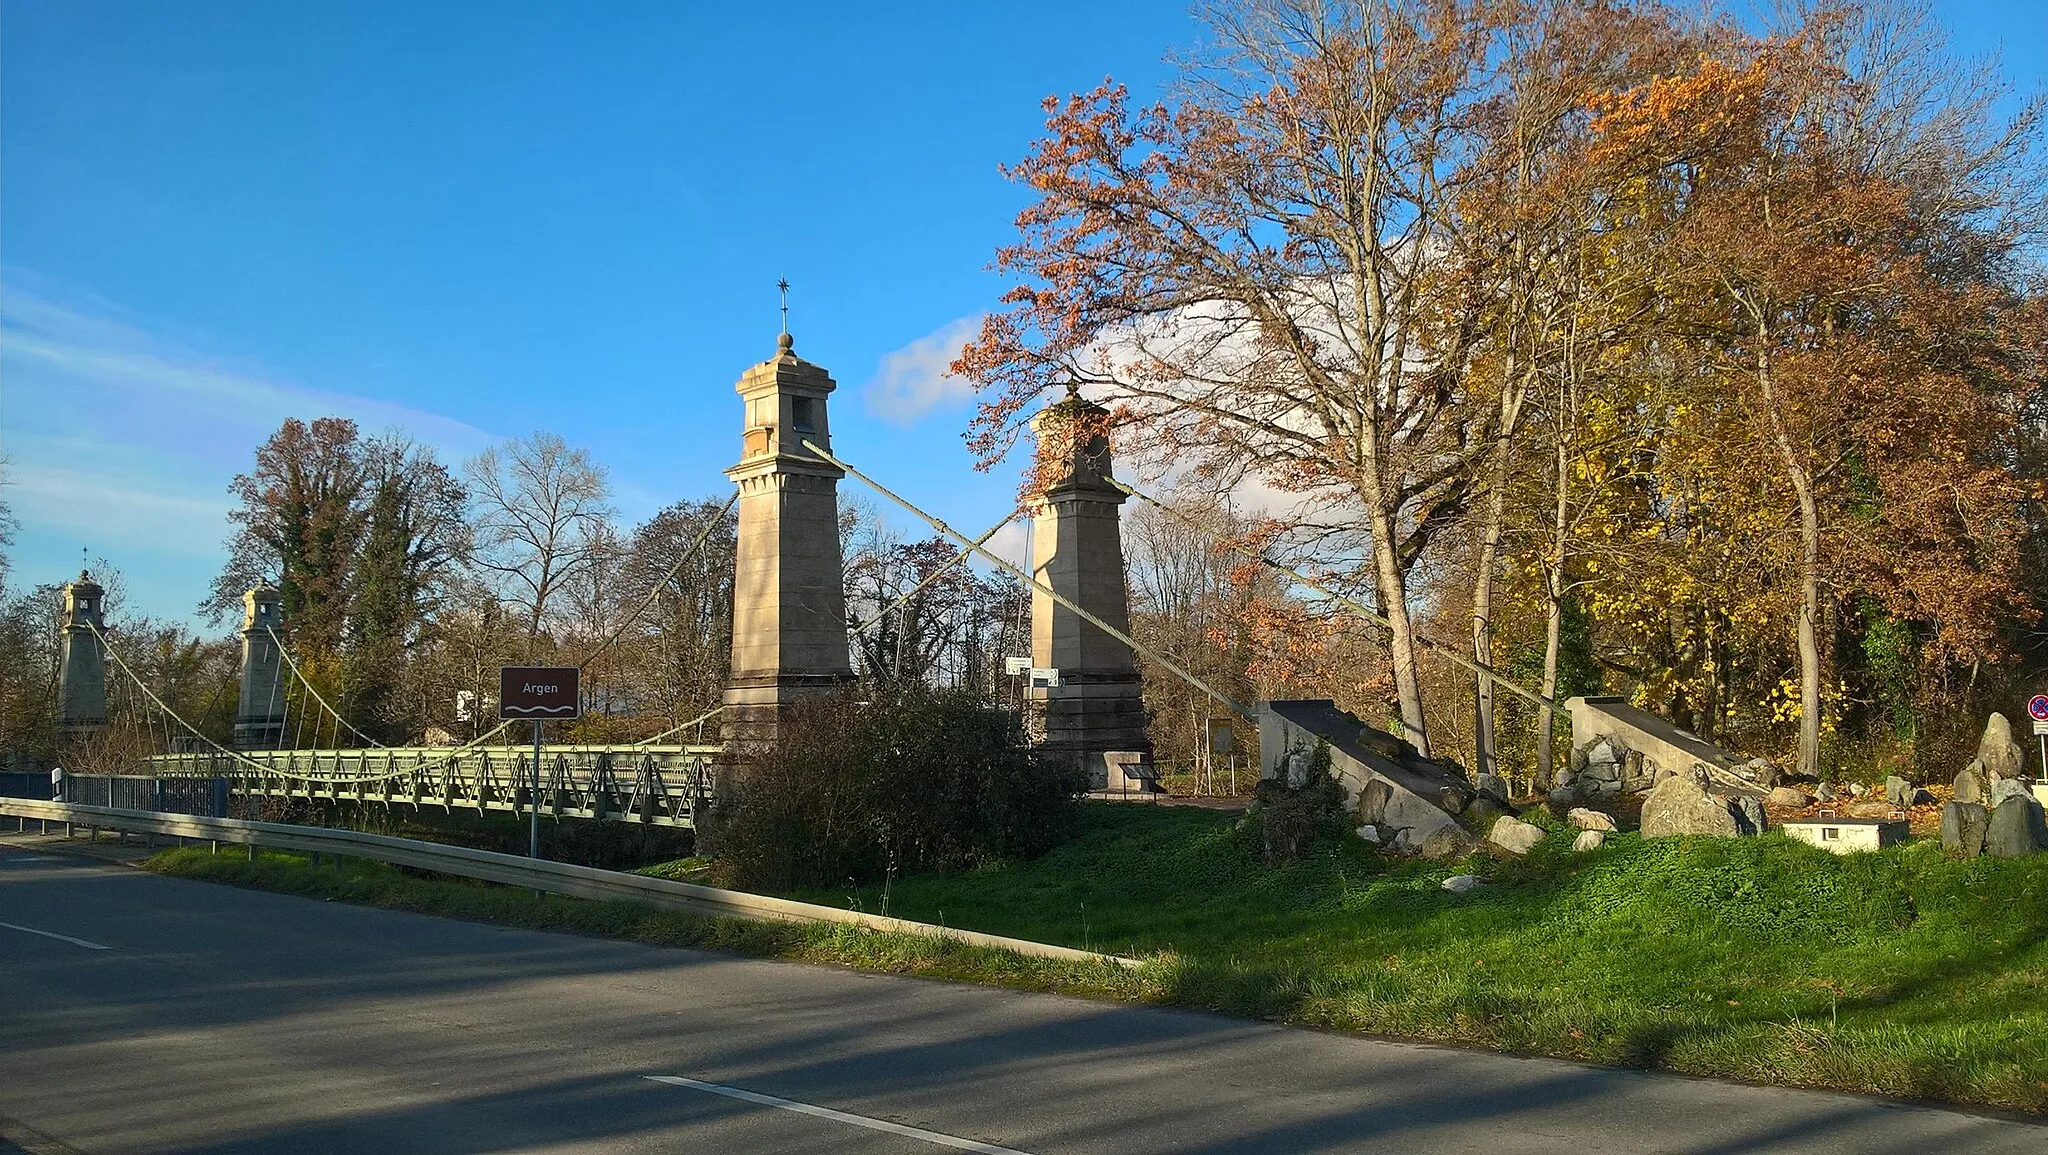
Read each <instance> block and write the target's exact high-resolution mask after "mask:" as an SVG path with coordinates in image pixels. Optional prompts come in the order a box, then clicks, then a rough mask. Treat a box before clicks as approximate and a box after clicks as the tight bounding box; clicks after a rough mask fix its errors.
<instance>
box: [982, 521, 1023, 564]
mask: <svg viewBox="0 0 2048 1155" xmlns="http://www.w3.org/2000/svg"><path fill="white" fill-rule="evenodd" d="M983 548H985V549H987V550H988V551H989V552H990V553H992V554H994V555H996V556H997V557H999V558H1002V559H1003V560H1004V561H1006V562H1009V563H1010V564H1011V565H1014V566H1018V567H1020V568H1022V569H1026V570H1029V569H1030V568H1031V519H1030V518H1028V517H1023V516H1020V517H1018V518H1017V520H1015V521H1013V522H1011V523H1010V524H1008V525H1006V526H1004V527H1003V528H1001V529H999V530H997V531H996V535H995V536H994V537H992V538H989V539H988V544H987V545H986V546H984V547H983Z"/></svg>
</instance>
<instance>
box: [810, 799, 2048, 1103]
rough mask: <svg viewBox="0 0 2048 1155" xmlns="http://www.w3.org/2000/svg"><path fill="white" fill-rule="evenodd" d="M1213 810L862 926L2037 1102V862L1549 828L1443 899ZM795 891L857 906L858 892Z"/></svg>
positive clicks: (1655, 1049) (1319, 1006) (1680, 1055)
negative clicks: (918, 925)
mask: <svg viewBox="0 0 2048 1155" xmlns="http://www.w3.org/2000/svg"><path fill="white" fill-rule="evenodd" d="M1544 821H1547V819H1544ZM1234 822H1235V816H1233V815H1228V814H1218V813H1215V812H1212V811H1202V810H1194V809H1182V808H1166V807H1129V806H1125V807H1119V806H1095V807H1091V808H1090V809H1089V812H1088V815H1087V817H1086V819H1085V822H1084V830H1083V832H1082V834H1081V836H1080V837H1079V838H1077V839H1075V840H1074V841H1073V842H1070V843H1068V844H1067V845H1065V846H1063V847H1061V848H1059V849H1058V850H1055V851H1054V852H1052V853H1051V854H1049V855H1046V856H1045V857H1044V858H1041V859H1039V860H1037V861H1035V862H1031V863H1028V864H1024V865H1021V866H1015V867H1007V868H1002V869H992V870H983V871H976V872H972V873H963V874H955V875H949V876H934V877H918V878H906V879H898V880H897V881H896V882H895V884H894V885H893V886H892V887H891V888H890V893H889V897H888V909H887V913H889V914H892V915H895V916H898V917H902V918H913V919H920V920H925V921H934V922H944V923H945V924H947V925H949V926H960V927H968V928H972V929H975V930H982V931H990V932H994V933H997V934H1006V935H1014V936H1017V937H1021V938H1030V939H1037V940H1039V941H1044V942H1053V943H1061V944H1065V945H1069V946H1080V947H1086V948H1088V949H1092V950H1098V951H1108V952H1115V953H1122V954H1139V955H1153V954H1158V953H1162V952H1170V957H1167V958H1165V959H1163V960H1162V961H1161V962H1159V963H1157V964H1155V965H1154V966H1152V967H1150V968H1148V969H1147V971H1146V972H1145V977H1146V978H1147V980H1148V981H1149V982H1151V983H1154V984H1157V987H1158V990H1157V991H1156V992H1155V993H1154V995H1153V997H1157V998H1161V999H1163V1000H1165V1001H1169V1002H1174V1003H1179V1004H1182V1005H1187V1006H1196V1007H1205V1008H1209V1009H1213V1010H1219V1011H1226V1012H1231V1013H1236V1014H1245V1015H1253V1016H1258V1017H1263V1018H1271V1019H1277V1020H1281V1021H1285V1022H1292V1023H1301V1024H1309V1025H1316V1026H1325V1027H1336V1028H1343V1029H1349V1030H1360V1031H1370V1032H1374V1033H1380V1034H1388V1035H1398V1036H1403V1037H1408V1038H1421V1039H1435V1040H1441V1041H1446V1042H1456V1043H1462V1044H1470V1045H1477V1046H1483V1047H1491V1048H1498V1049H1501V1050H1507V1051H1515V1052H1524V1053H1541V1054H1548V1055H1560V1056H1567V1057H1572V1058H1581V1059H1589V1060H1592V1061H1595V1062H1601V1063H1614V1064H1624V1065H1631V1066H1649V1067H1664V1068H1669V1069H1673V1070H1680V1071H1689V1072H1694V1073H1699V1074H1710V1075H1721V1076H1727V1077H1732V1078H1738V1079H1744V1080H1749V1081H1754V1082H1763V1083H1784V1084H1800V1085H1810V1086H1817V1087H1834V1088H1841V1089H1848V1090H1859V1091H1871V1092H1876V1093H1880V1094H1886V1095H1897V1096H1905V1097H1912V1098H1928V1099H1950V1100H1956V1101H1962V1102H1975V1103H1984V1104H1991V1105H1997V1106H2002V1107H2009V1108H2015V1109H2019V1110H2024V1111H2030V1112H2037V1113H2048V855H2036V856H2034V857H2033V858H2030V859H2022V860H2003V861H2001V860H1991V859H1984V860H1979V861H1976V862H1968V863H1962V862H1950V861H1948V860H1946V859H1944V858H1943V857H1942V856H1941V854H1940V851H1939V848H1938V847H1937V846H1935V845H1933V844H1932V843H1931V842H1929V841H1925V840H1921V841H1915V842H1913V843H1910V844H1907V845H1905V846H1900V847H1894V848H1892V849H1889V850H1886V851H1884V852H1881V853H1876V854H1864V855H1849V856H1843V857H1837V856H1835V855H1831V854H1828V853H1825V852H1823V851H1820V850H1817V849H1815V848H1812V847H1809V846H1806V845H1804V844H1801V843H1796V842H1792V841H1790V840H1788V839H1786V838H1784V837H1783V836H1781V835H1776V834H1772V835H1768V836H1766V837H1763V838H1753V839H1729V840H1716V839H1689V838H1688V839H1655V840H1650V841H1645V840H1643V839H1641V838H1639V837H1637V836H1635V835H1632V834H1627V835H1619V836H1610V837H1609V839H1608V843H1607V845H1606V846H1605V847H1603V848H1602V849H1600V850H1598V851H1595V852H1593V853H1590V854H1574V853H1572V851H1571V850H1570V846H1569V839H1567V838H1564V837H1553V838H1551V839H1549V840H1547V841H1546V842H1545V843H1544V844H1543V845H1542V846H1540V847H1539V848H1538V849H1537V850H1536V851H1535V852H1534V853H1532V854H1531V855H1530V856H1529V857H1528V858H1526V859H1523V860H1519V861H1513V860H1511V861H1501V862H1491V861H1482V863H1481V864H1479V865H1478V866H1477V868H1476V870H1477V872H1478V873H1481V874H1483V875H1485V876H1487V877H1488V878H1489V879H1490V885H1488V886H1486V887H1484V888H1482V889H1480V890H1479V891H1477V892H1475V893H1473V894H1470V895H1466V896H1463V897H1460V896H1457V895H1453V894H1450V893H1448V892H1445V891H1444V890H1442V889H1441V888H1440V887H1439V886H1438V883H1439V882H1441V881H1442V880H1443V879H1444V878H1445V877H1447V876H1449V875H1450V874H1452V873H1456V872H1458V869H1459V868H1454V867H1449V866H1444V865H1438V864H1430V863H1421V862H1416V861H1412V860H1392V859H1386V858H1381V857H1379V856H1377V855H1374V854H1372V853H1371V852H1370V851H1369V849H1368V848H1366V847H1365V846H1363V845H1362V844H1359V845H1352V846H1346V847H1329V848H1324V849H1322V850H1321V851H1319V852H1318V853H1315V854H1313V855H1312V856H1311V857H1310V858H1309V859H1308V860H1306V861H1303V862H1300V863H1296V864H1293V865H1289V866H1285V867H1280V868H1269V867H1266V866H1263V865H1261V864H1260V863H1259V862H1258V861H1257V860H1256V858H1255V857H1254V856H1253V854H1252V853H1251V852H1250V851H1249V850H1248V849H1247V848H1246V847H1245V845H1244V844H1243V842H1242V841H1241V840H1240V839H1238V838H1236V837H1233V833H1232V828H1233V825H1234ZM795 897H800V898H806V899H809V900H811V901H814V902H831V903H834V904H836V905H858V906H859V907H861V908H862V909H865V910H874V911H879V910H881V907H882V896H881V892H880V890H879V889H878V888H873V887H869V888H862V889H859V890H857V891H842V892H839V893H809V894H801V895H797V896H795Z"/></svg>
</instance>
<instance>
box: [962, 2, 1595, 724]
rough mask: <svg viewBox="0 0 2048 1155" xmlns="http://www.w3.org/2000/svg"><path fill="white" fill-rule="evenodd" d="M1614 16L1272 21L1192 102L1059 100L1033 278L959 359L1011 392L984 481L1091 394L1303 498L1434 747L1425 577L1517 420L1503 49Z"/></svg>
mask: <svg viewBox="0 0 2048 1155" xmlns="http://www.w3.org/2000/svg"><path fill="white" fill-rule="evenodd" d="M1596 9H1597V10H1598V11H1600V12H1605V11H1608V10H1607V9H1605V8H1602V7H1600V6H1597V5H1586V4H1569V5H1566V4H1543V3H1517V4H1482V3H1475V2H1471V0H1363V2H1354V0H1265V2H1246V3H1242V4H1236V5H1229V6H1225V7H1221V8H1219V9H1217V10H1215V11H1213V12H1212V13H1211V27H1212V29H1213V30H1214V32H1215V36H1216V41H1217V49H1218V51H1217V52H1216V54H1214V56H1213V57H1211V58H1209V60H1208V62H1207V63H1204V64H1200V65H1193V66H1190V67H1189V69H1188V71H1187V74H1186V76H1185V77H1184V80H1185V81H1186V82H1187V83H1186V84H1185V85H1184V86H1183V88H1184V91H1185V92H1186V93H1187V95H1185V96H1184V97H1183V98H1182V99H1180V100H1179V101H1178V102H1177V103H1175V104H1174V105H1172V106H1168V105H1165V104H1159V105H1154V106H1152V107H1149V108H1142V109H1134V108H1132V107H1131V105H1130V102H1129V99H1128V96H1127V94H1126V93H1125V91H1124V89H1122V88H1121V87H1119V86H1116V85H1114V84H1109V83H1105V84H1104V85H1103V86H1102V87H1100V88H1098V89H1096V90H1095V91H1093V92H1090V93H1087V94H1085V95H1080V96H1075V97H1072V98H1070V99H1068V100H1067V101H1065V102H1060V101H1058V100H1048V101H1047V104H1046V109H1047V113H1048V120H1047V135H1046V136H1045V137H1044V138H1043V139H1041V140H1040V141H1039V142H1038V143H1037V144H1036V145H1035V146H1034V147H1033V148H1032V150H1031V152H1030V154H1029V155H1028V156H1027V157H1026V158H1025V159H1024V160H1023V161H1022V162H1021V163H1019V164H1018V165H1016V166H1014V167H1013V168H1011V169H1010V170H1009V173H1010V175H1011V176H1012V177H1013V178H1015V179H1017V180H1019V181H1021V182H1023V183H1025V184H1027V185H1028V186H1030V188H1031V189H1032V190H1033V191H1034V192H1035V193H1036V194H1037V198H1038V199H1037V201H1036V202H1035V203H1034V204H1032V205H1031V206H1030V207H1029V208H1027V209H1026V210H1025V211H1024V212H1023V214H1022V215H1021V216H1020V217H1019V220H1018V225H1019V229H1020V231H1021V233H1022V237H1021V239H1020V240H1019V241H1018V242H1017V243H1016V244H1013V245H1010V246H1008V247H1005V248H1004V249H1002V250H1001V251H1000V252H999V254H998V256H997V262H996V263H997V267H998V268H999V269H1001V270H1003V271H1005V272H1007V273H1010V274H1012V275H1014V276H1016V277H1017V278H1018V279H1019V281H1020V283H1019V284H1018V286H1017V287H1016V288H1014V289H1013V290H1012V291H1011V292H1010V293H1009V294H1008V295H1007V296H1006V297H1005V302H1006V303H1007V305H1008V308H1007V309H1006V310H1005V311H1003V312H1000V313H997V314H995V315H993V316H991V317H989V318H988V320H987V321H986V323H985V324H984V326H983V328H982V331H981V334H980V337H979V339H977V340H976V341H974V342H973V343H972V344H970V345H969V346H968V347H967V348H966V350H965V351H964V352H963V353H962V354H961V357H960V359H959V361H958V362H957V364H956V365H955V370H956V371H957V372H959V373H961V374H963V375H965V376H968V377H970V378H972V379H975V380H977V381H979V382H980V383H981V385H982V387H983V390H984V399H983V402H982V405H981V407H980V410H979V412H978V414H977V416H976V418H975V422H974V429H973V436H972V438H971V443H972V445H973V447H974V448H975V449H976V450H977V452H979V453H981V454H982V455H983V457H984V459H985V460H993V459H994V458H996V457H998V456H1000V455H1002V454H1003V453H1004V452H1006V451H1007V450H1008V449H1009V448H1010V446H1011V445H1012V444H1013V443H1014V441H1015V438H1016V435H1017V433H1018V431H1019V429H1020V427H1021V426H1022V424H1023V423H1024V422H1025V421H1027V420H1028V419H1029V417H1030V414H1031V412H1032V410H1033V408H1034V403H1035V402H1036V400H1037V399H1038V398H1041V397H1043V396H1045V395H1046V394H1048V393H1049V392H1052V391H1054V390H1055V389H1056V388H1057V387H1058V386H1059V385H1061V384H1063V383H1065V382H1076V383H1079V384H1080V385H1082V386H1083V387H1084V388H1086V389H1087V390H1088V391H1089V392H1090V393H1091V394H1092V395H1095V396H1097V397H1099V398H1101V399H1103V400H1105V401H1109V402H1111V403H1112V404H1113V405H1114V410H1113V412H1114V414H1115V420H1116V422H1117V424H1118V425H1119V430H1118V432H1119V436H1120V440H1121V442H1122V450H1121V451H1122V452H1123V453H1124V454H1125V455H1126V456H1127V457H1129V456H1138V457H1149V459H1150V460H1152V461H1154V462H1155V463H1169V464H1170V465H1171V467H1172V469H1173V470H1175V471H1176V472H1178V473H1180V474H1181V479H1182V481H1183V483H1188V482H1192V481H1196V480H1199V481H1201V482H1204V483H1207V484H1209V485H1211V486H1213V487H1215V488H1217V489H1219V490H1222V489H1230V488H1232V487H1235V486H1237V485H1238V484H1239V483H1241V482H1243V481H1245V480H1246V479H1251V480H1254V481H1256V482H1258V483H1262V484H1263V485H1265V486H1267V487H1269V488H1270V489H1273V490H1277V491H1279V492H1280V493H1281V494H1283V495H1284V498H1283V500H1282V502H1281V504H1282V505H1283V507H1284V508H1283V510H1282V512H1281V513H1280V514H1279V518H1280V520H1281V521H1282V522H1283V523H1284V528H1285V530H1286V532H1285V533H1284V534H1282V535H1280V536H1279V537H1278V538H1277V539H1276V545H1275V548H1282V549H1288V550H1292V551H1294V552H1297V553H1304V554H1311V555H1313V556H1314V558H1315V560H1316V562H1317V568H1318V569H1319V570H1320V571H1323V572H1327V573H1330V574H1331V576H1332V580H1333V581H1335V582H1337V583H1339V584H1348V585H1349V586H1351V587H1352V588H1354V589H1357V590H1360V591H1369V595H1370V597H1371V598H1372V599H1373V600H1374V601H1375V602H1376V608H1377V609H1378V611H1379V612H1380V613H1381V614H1383V615H1384V616H1385V617H1386V618H1387V619H1388V621H1389V622H1390V626H1389V630H1388V632H1389V639H1388V640H1389V647H1390V649H1391V652H1392V675H1393V676H1392V682H1393V689H1394V696H1395V699H1396V701H1397V703H1398V714H1399V723H1400V725H1401V727H1402V730H1403V732H1404V734H1405V736H1406V737H1408V738H1409V739H1410V740H1411V741H1413V742H1414V743H1415V744H1416V746H1417V747H1418V748H1420V749H1422V750H1424V751H1425V752H1426V751H1427V750H1428V749H1429V733H1428V725H1427V720H1426V719H1425V717H1424V711H1423V703H1422V696H1421V691H1420V683H1419V679H1418V673H1417V670H1418V667H1417V651H1418V638H1417V636H1416V632H1415V625H1414V622H1413V620H1412V618H1411V607H1410V601H1411V597H1412V596H1413V594H1414V590H1413V584H1414V575H1415V573H1416V568H1417V566H1418V565H1419V564H1420V563H1421V561H1422V559H1423V558H1424V556H1425V555H1426V553H1427V552H1428V551H1429V550H1430V548H1431V546H1432V545H1433V544H1434V543H1435V542H1436V540H1437V539H1438V538H1439V536H1440V535H1441V534H1443V533H1444V532H1445V531H1446V530H1447V529H1448V528H1449V527H1452V526H1455V525H1458V524H1459V523H1460V519H1461V517H1462V516H1463V515H1464V513H1465V512H1466V511H1467V509H1468V507H1469V505H1470V503H1471V501H1472V499H1473V496H1474V494H1475V492H1477V491H1478V490H1480V489H1483V488H1484V480H1483V479H1484V477H1485V476H1486V475H1488V473H1489V471H1490V470H1491V471H1493V472H1497V470H1498V468H1499V467H1498V466H1497V465H1495V463H1496V462H1498V460H1499V454H1498V453H1497V451H1496V441H1497V431H1498V430H1499V429H1500V428H1501V427H1502V426H1503V425H1504V424H1508V425H1511V424H1513V423H1514V422H1515V421H1516V420H1517V419H1518V415H1517V404H1516V403H1513V402H1508V403H1503V402H1502V401H1501V399H1500V398H1499V395H1498V389H1497V385H1486V386H1483V387H1482V386H1478V385H1475V381H1474V378H1473V375H1472V370H1473V366H1474V365H1475V364H1476V363H1478V362H1479V361H1480V360H1481V358H1482V354H1483V351H1484V350H1483V346H1484V343H1485V338H1486V336H1487V333H1486V330H1485V327H1484V325H1483V324H1482V323H1481V322H1482V319H1483V317H1484V315H1485V313H1486V312H1487V311H1488V309H1489V308H1490V301H1491V299H1492V297H1493V295H1494V294H1495V292H1496V291H1497V290H1498V288H1499V283H1500V280H1501V277H1502V275H1503V273H1502V263H1501V262H1500V261H1498V260H1495V259H1486V258H1485V254H1483V253H1482V252H1481V251H1480V250H1481V248H1483V247H1484V246H1482V245H1480V244H1479V236H1480V234H1478V233H1472V232H1468V231H1467V230H1468V226H1469V225H1470V223H1471V219H1470V216H1469V214H1465V213H1461V204H1470V203H1471V198H1473V197H1478V196H1485V195H1487V191H1486V190H1487V189H1489V188H1494V187H1497V186H1498V181H1499V180H1500V173H1501V169H1502V164H1503V161H1502V158H1501V156H1500V155H1499V150H1498V147H1497V146H1498V144H1499V142H1500V138H1501V135H1502V131H1503V129H1502V126H1503V124H1507V123H1512V121H1513V118H1512V117H1509V118H1503V116H1502V115H1501V109H1502V107H1503V106H1504V105H1511V104H1513V103H1514V102H1515V101H1516V100H1517V99H1518V98H1519V97H1520V96H1521V95H1523V91H1522V90H1521V89H1518V88H1517V87H1516V84H1515V83H1514V80H1515V78H1516V76H1517V75H1518V73H1517V71H1516V67H1515V65H1514V63H1513V62H1512V61H1510V62H1509V63H1508V64H1507V65H1506V66H1504V65H1503V56H1504V55H1506V56H1509V57H1516V56H1517V54H1518V53H1522V50H1523V48H1524V47H1526V46H1527V45H1528V44H1530V43H1541V38H1534V39H1532V38H1528V37H1518V36H1511V35H1509V33H1510V31H1520V30H1525V29H1526V27H1527V26H1528V25H1529V24H1530V23H1531V22H1540V21H1546V20H1555V19H1558V18H1559V17H1560V14H1561V13H1565V14H1569V15H1571V16H1572V17H1573V18H1574V20H1575V21H1580V22H1583V19H1584V17H1585V16H1586V15H1587V14H1588V13H1589V12H1594V11H1595V10H1596ZM1546 50H1547V49H1546ZM1484 235H1485V236H1486V237H1487V238H1489V243H1490V240H1491V239H1492V238H1497V237H1498V236H1499V233H1498V232H1497V231H1495V232H1489V233H1485V234H1484ZM1510 376H1512V374H1510Z"/></svg>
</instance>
